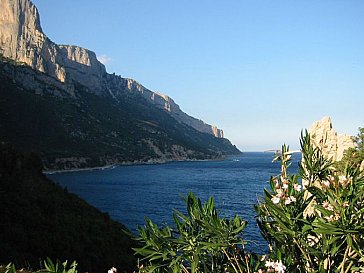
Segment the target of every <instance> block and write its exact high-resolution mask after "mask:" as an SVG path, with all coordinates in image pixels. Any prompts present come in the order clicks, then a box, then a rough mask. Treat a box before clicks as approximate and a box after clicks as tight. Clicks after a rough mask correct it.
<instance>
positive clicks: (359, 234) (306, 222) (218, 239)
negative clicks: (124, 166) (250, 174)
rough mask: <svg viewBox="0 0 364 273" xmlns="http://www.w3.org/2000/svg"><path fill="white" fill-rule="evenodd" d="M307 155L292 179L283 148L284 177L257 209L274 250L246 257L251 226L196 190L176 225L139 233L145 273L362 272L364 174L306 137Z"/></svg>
mask: <svg viewBox="0 0 364 273" xmlns="http://www.w3.org/2000/svg"><path fill="white" fill-rule="evenodd" d="M301 153H302V161H301V162H300V163H299V171H298V173H296V174H290V173H289V167H290V164H291V162H290V160H291V156H292V152H291V151H290V150H289V147H287V146H285V145H283V146H282V150H281V152H280V153H277V155H276V157H275V159H274V160H275V161H278V162H280V164H281V172H280V174H278V175H277V176H273V177H271V179H270V183H269V188H268V189H265V190H264V194H263V196H262V197H261V198H260V199H259V200H258V204H257V205H256V206H255V210H256V212H257V222H258V225H259V228H260V230H261V233H262V235H263V237H264V238H265V239H266V241H267V243H268V244H269V253H267V254H266V255H261V256H259V255H256V254H254V253H249V252H247V251H246V249H245V247H244V246H245V244H246V241H245V238H243V236H242V234H243V231H244V228H245V226H246V222H245V221H243V219H241V218H240V217H239V216H235V217H234V218H233V219H226V218H224V217H220V216H219V214H218V211H217V210H216V208H215V206H214V202H213V198H210V199H209V200H208V201H207V202H206V203H205V204H202V203H201V201H200V200H199V199H198V198H196V197H195V196H194V195H193V194H192V193H191V194H189V195H188V197H187V198H186V205H187V215H185V214H182V213H181V212H176V213H174V215H173V219H174V226H173V227H170V226H166V227H164V228H158V227H157V226H156V225H155V224H154V223H153V222H152V221H151V220H147V222H146V225H145V226H144V227H143V228H140V230H139V232H140V236H139V238H138V240H139V241H140V243H141V244H142V245H143V246H142V247H140V248H137V249H136V253H137V254H139V255H141V256H143V257H144V258H143V259H142V260H141V261H140V264H139V272H185V273H187V272H236V273H242V272H259V273H263V272H319V273H321V272H343V273H346V272H364V177H363V173H362V172H361V171H360V170H359V167H358V165H351V164H346V166H345V168H344V169H342V170H338V169H337V168H336V167H335V165H334V163H333V162H332V161H331V160H329V159H327V158H325V157H324V156H323V155H322V153H321V151H320V149H319V148H316V147H313V146H312V144H311V140H310V136H309V134H308V133H307V132H306V133H305V134H302V136H301Z"/></svg>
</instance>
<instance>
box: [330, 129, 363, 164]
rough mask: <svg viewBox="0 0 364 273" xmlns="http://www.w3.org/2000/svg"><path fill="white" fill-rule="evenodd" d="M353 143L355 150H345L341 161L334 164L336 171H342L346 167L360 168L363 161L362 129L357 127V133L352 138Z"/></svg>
mask: <svg viewBox="0 0 364 273" xmlns="http://www.w3.org/2000/svg"><path fill="white" fill-rule="evenodd" d="M354 141H355V144H356V146H355V148H349V149H347V150H346V151H345V152H344V156H343V158H342V160H341V161H339V162H337V163H335V164H336V166H337V168H338V169H340V170H344V169H345V167H346V166H353V167H360V165H361V163H362V162H363V161H364V128H360V127H359V132H358V134H357V136H355V137H354Z"/></svg>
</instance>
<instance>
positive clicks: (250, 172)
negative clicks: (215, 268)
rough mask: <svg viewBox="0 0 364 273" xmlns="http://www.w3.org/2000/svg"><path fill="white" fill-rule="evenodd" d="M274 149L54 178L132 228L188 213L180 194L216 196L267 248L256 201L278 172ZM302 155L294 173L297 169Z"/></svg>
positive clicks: (251, 236) (227, 213) (247, 235)
mask: <svg viewBox="0 0 364 273" xmlns="http://www.w3.org/2000/svg"><path fill="white" fill-rule="evenodd" d="M273 156H274V155H273V153H244V154H242V155H241V156H238V157H231V158H228V159H226V160H223V161H198V162H172V163H168V164H162V165H135V166H121V167H115V168H113V169H106V170H92V171H79V172H66V173H56V174H51V175H49V177H50V178H51V179H53V180H54V181H56V182H58V183H59V184H61V185H63V186H65V187H67V188H68V190H70V191H71V192H74V193H76V194H77V195H79V196H80V197H82V198H84V199H85V200H86V201H88V202H89V203H91V204H92V205H94V206H96V207H97V208H99V209H100V210H101V211H103V212H108V213H109V214H110V216H111V217H112V218H113V219H115V220H117V221H120V222H121V223H123V224H124V225H126V226H127V227H128V228H130V229H131V230H132V231H134V232H135V231H136V229H137V226H141V225H143V224H144V219H145V217H149V218H151V219H152V220H153V221H154V222H155V223H157V224H158V225H159V226H162V225H163V224H166V223H167V224H171V223H172V212H173V210H175V209H177V210H180V211H183V212H185V205H184V202H183V201H182V199H181V197H182V196H186V195H187V194H188V193H189V192H190V191H192V192H193V193H195V194H196V196H198V197H199V198H201V199H202V200H203V201H206V200H207V198H208V197H209V196H211V195H213V196H214V197H215V203H216V205H217V208H218V210H219V211H220V213H221V214H222V215H225V216H227V217H232V216H234V215H235V214H239V215H241V216H242V217H243V218H244V220H247V221H248V225H247V228H246V230H245V239H246V240H252V241H255V242H256V243H257V245H251V246H250V247H249V248H250V249H251V250H254V251H258V252H261V251H263V250H264V249H265V248H266V244H265V242H264V240H263V239H262V238H261V235H260V232H259V229H258V227H257V225H256V222H255V218H254V216H255V211H254V208H253V206H254V204H256V203H257V198H258V196H262V195H263V189H264V188H265V187H268V183H267V182H268V180H269V178H270V176H272V175H277V174H278V173H279V170H280V165H279V164H278V163H272V159H273ZM299 159H300V158H299V156H298V155H296V157H295V159H294V160H293V163H292V167H291V172H295V171H296V170H297V163H298V161H299Z"/></svg>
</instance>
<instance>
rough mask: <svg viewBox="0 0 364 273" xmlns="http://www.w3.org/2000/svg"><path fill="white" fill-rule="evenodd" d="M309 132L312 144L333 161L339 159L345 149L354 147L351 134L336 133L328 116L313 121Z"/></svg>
mask: <svg viewBox="0 0 364 273" xmlns="http://www.w3.org/2000/svg"><path fill="white" fill-rule="evenodd" d="M309 133H310V136H311V141H312V144H313V145H314V146H315V147H320V149H321V151H322V153H323V154H324V155H325V156H327V158H331V159H332V160H334V161H340V160H341V159H342V157H343V154H344V151H345V150H346V149H348V148H352V147H355V144H354V140H353V137H352V136H349V135H344V134H338V133H337V132H336V131H335V130H334V129H333V128H332V122H331V118H330V117H324V118H322V119H321V120H319V121H316V122H315V123H313V124H312V125H311V127H310V129H309Z"/></svg>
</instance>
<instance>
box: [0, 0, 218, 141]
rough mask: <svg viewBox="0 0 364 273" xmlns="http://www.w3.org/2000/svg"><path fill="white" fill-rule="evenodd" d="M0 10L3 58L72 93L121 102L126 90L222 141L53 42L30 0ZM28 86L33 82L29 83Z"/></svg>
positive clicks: (83, 54) (88, 57) (164, 99)
mask: <svg viewBox="0 0 364 273" xmlns="http://www.w3.org/2000/svg"><path fill="white" fill-rule="evenodd" d="M0 11H1V12H0V53H1V54H2V55H3V56H4V57H7V58H10V59H12V60H14V61H16V62H19V63H24V64H26V65H28V66H30V67H31V68H33V69H35V70H37V71H41V72H44V73H45V74H46V75H48V76H51V77H53V78H55V79H57V80H58V81H59V82H61V83H63V84H64V85H63V87H64V90H65V91H67V92H68V93H71V94H72V91H73V89H74V88H72V84H73V83H79V84H81V85H83V86H85V87H87V88H88V89H89V91H90V92H92V93H95V94H97V95H102V96H112V97H113V98H114V99H117V100H121V99H122V94H123V90H125V88H126V89H127V90H129V91H131V92H135V93H136V94H139V95H141V96H142V97H144V98H145V99H146V100H147V101H148V102H150V103H152V104H153V105H155V106H156V107H158V108H161V109H164V110H166V111H167V112H168V113H169V114H170V115H171V116H172V117H173V118H175V119H176V120H177V121H179V122H181V123H184V124H187V125H189V126H191V127H193V128H194V129H196V130H198V131H200V132H204V133H209V134H212V135H214V136H215V137H218V138H223V131H222V130H220V129H218V128H217V127H216V126H212V125H209V124H206V123H204V122H203V121H201V120H199V119H196V118H194V117H191V116H189V115H187V114H186V113H184V112H183V111H182V110H181V109H180V107H179V106H178V105H177V104H176V103H175V102H174V101H173V100H172V99H171V98H170V97H168V96H166V95H162V94H159V93H155V92H152V91H150V90H148V89H147V88H145V87H143V86H142V85H140V84H139V83H137V82H136V81H135V80H132V79H125V78H122V77H120V76H115V75H110V74H107V73H106V69H105V66H104V65H103V64H102V63H100V62H99V61H98V60H97V58H96V54H95V53H94V52H92V51H90V50H87V49H85V48H81V47H78V46H70V45H57V44H55V43H54V42H52V41H51V40H50V39H49V38H48V37H47V36H46V35H45V34H44V33H43V31H42V28H41V24H40V18H39V14H38V11H37V8H36V7H35V5H34V4H33V3H32V2H31V1H30V0H17V1H15V0H1V1H0ZM27 84H32V83H31V82H30V81H29V80H28V81H27ZM27 87H28V88H29V87H32V86H29V85H27ZM34 88H38V86H35V87H34ZM72 95H74V94H72Z"/></svg>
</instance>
